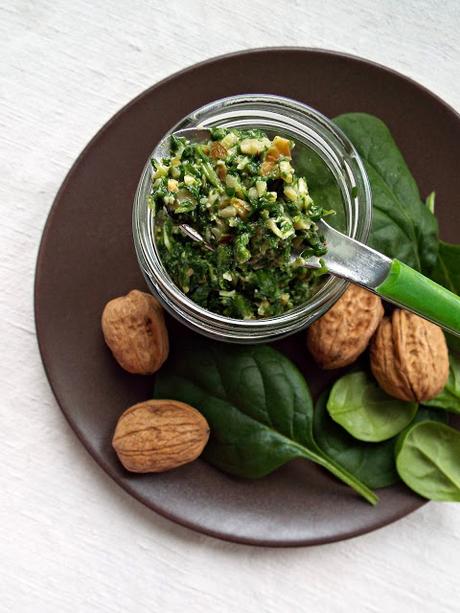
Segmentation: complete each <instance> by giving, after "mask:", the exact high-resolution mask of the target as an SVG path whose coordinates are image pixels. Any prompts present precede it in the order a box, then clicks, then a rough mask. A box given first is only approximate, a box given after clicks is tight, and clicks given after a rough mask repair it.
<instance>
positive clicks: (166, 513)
mask: <svg viewBox="0 0 460 613" xmlns="http://www.w3.org/2000/svg"><path fill="white" fill-rule="evenodd" d="M283 52H294V53H302V54H303V53H308V54H312V55H318V56H324V57H326V58H327V57H328V56H329V57H330V56H335V57H339V58H343V59H346V60H351V61H352V62H355V63H356V64H357V65H362V64H364V65H367V66H369V65H370V66H372V67H374V68H376V69H377V70H379V71H382V72H385V73H390V74H391V75H392V76H393V77H396V78H397V79H399V80H402V81H404V82H406V83H407V82H409V83H410V84H411V85H413V86H414V87H416V88H417V89H419V90H420V91H421V92H423V93H424V94H425V95H427V96H428V97H429V98H431V99H433V100H434V101H436V102H437V103H438V104H441V105H442V106H443V107H444V108H445V110H446V111H448V112H449V113H451V114H452V115H453V116H454V117H455V119H456V120H460V113H459V112H457V111H456V110H455V109H454V108H453V107H452V106H451V105H450V104H449V103H447V102H445V100H443V99H442V98H441V97H440V96H439V95H438V94H435V93H433V92H432V91H431V90H429V89H428V88H427V87H425V86H424V85H422V84H421V83H419V82H418V81H416V80H415V79H413V78H411V77H408V76H406V75H404V74H403V73H401V72H399V71H397V70H395V69H393V68H389V67H387V66H384V65H383V64H380V63H378V62H375V61H373V60H368V59H366V58H364V57H361V56H358V55H354V54H349V53H344V52H341V51H335V50H329V49H323V48H318V47H300V46H279V47H278V46H276V47H255V48H251V49H240V50H237V51H233V52H230V53H225V54H220V55H217V56H213V57H211V58H207V59H205V60H202V61H200V62H196V63H193V64H190V65H189V66H186V67H184V68H182V69H180V70H178V71H176V72H174V73H172V74H170V75H168V76H166V77H164V78H163V79H161V80H160V81H158V82H156V83H154V84H153V85H151V86H150V87H148V88H146V89H145V90H143V91H142V92H140V93H139V94H137V95H136V96H135V97H134V98H132V99H131V100H130V101H129V102H127V103H126V104H125V105H123V106H122V107H121V108H120V109H119V110H118V111H117V112H116V113H115V114H114V115H112V116H111V117H110V118H109V119H108V120H107V121H106V122H105V123H104V124H103V125H102V126H101V128H99V129H98V130H97V132H96V133H95V134H94V136H93V137H92V138H91V139H90V140H89V141H88V143H87V144H86V145H85V147H84V148H83V149H82V150H81V151H80V153H79V154H78V156H77V157H76V158H75V160H74V161H73V163H72V165H71V167H70V168H69V170H68V172H67V173H66V175H65V177H64V180H63V181H62V183H61V185H60V186H59V189H58V190H57V192H56V194H55V196H54V198H53V203H52V205H51V207H50V209H49V212H48V214H47V217H46V221H45V224H44V226H43V229H42V234H41V238H40V243H39V247H38V251H37V256H36V264H35V271H34V284H33V300H34V323H35V332H36V339H37V344H38V348H39V352H40V358H41V362H42V366H43V369H44V372H45V375H46V378H47V380H48V384H49V386H50V388H51V391H52V393H53V396H54V398H55V400H56V403H57V405H58V407H59V409H60V411H61V412H62V414H63V415H64V417H65V419H66V421H67V423H68V425H69V426H70V428H71V429H72V431H73V432H74V434H75V435H76V436H77V438H78V440H79V441H80V443H81V444H82V446H83V448H84V449H86V451H87V452H88V453H89V455H90V456H91V458H92V459H93V460H94V461H95V463H96V464H97V465H98V466H99V468H101V469H102V470H103V471H104V473H105V474H106V475H107V477H109V478H110V479H112V480H113V481H114V482H115V483H116V484H117V485H118V486H119V487H120V488H121V489H122V490H124V491H125V492H127V493H128V494H129V495H130V496H132V497H133V498H135V499H136V500H138V501H139V502H140V503H142V504H143V505H145V506H146V507H147V508H148V509H150V510H152V511H154V512H155V513H158V514H159V515H160V516H162V517H164V518H166V519H168V520H170V521H172V522H174V523H176V524H179V525H181V526H183V527H185V528H188V529H190V530H193V531H195V532H197V533H201V534H205V535H207V536H211V537H213V538H217V539H219V540H224V541H227V542H231V543H237V544H241V545H251V546H258V547H273V548H282V547H286V548H287V547H289V548H291V547H306V546H318V545H323V544H328V543H333V542H340V541H344V540H348V539H351V538H355V537H357V536H361V535H364V534H368V533H370V532H374V531H376V530H379V529H381V528H383V527H385V526H387V525H389V524H392V523H394V522H396V521H398V520H399V519H402V518H403V517H406V516H408V515H409V514H411V513H413V512H414V511H416V510H417V509H419V508H421V507H422V506H424V505H426V504H427V503H428V501H426V500H424V499H422V498H420V499H419V500H417V501H416V502H415V503H414V505H413V508H412V509H411V510H410V511H409V512H402V513H396V514H395V515H394V516H392V517H391V518H386V519H384V520H382V521H380V522H378V523H377V524H374V525H373V526H372V527H369V528H367V527H366V528H364V529H361V528H359V529H352V530H343V531H339V532H338V533H336V534H334V535H333V536H330V537H318V538H306V539H299V538H294V539H293V540H290V539H288V540H286V539H277V540H276V541H270V540H267V539H259V538H251V537H244V536H236V535H235V536H234V535H231V534H227V533H222V532H219V531H217V530H213V529H210V528H207V527H203V526H202V525H199V524H197V523H196V522H194V521H189V520H187V519H184V518H183V517H181V516H178V515H177V514H176V513H174V512H171V511H170V510H165V509H164V508H162V507H161V506H159V505H156V504H155V502H153V503H152V501H151V500H147V499H146V498H144V496H142V495H141V494H139V492H137V491H136V490H135V489H134V488H133V487H131V485H130V484H129V483H128V484H127V483H126V482H124V481H122V480H121V479H120V478H119V477H118V476H117V475H116V474H114V473H113V472H112V471H111V469H110V467H109V466H108V465H107V464H106V463H105V461H104V458H103V457H102V456H101V457H99V456H98V455H97V454H95V453H93V450H92V449H91V448H90V446H89V444H88V443H87V441H86V440H85V438H84V437H83V436H82V433H81V431H80V429H79V428H78V426H77V425H76V423H75V422H74V420H73V418H72V417H71V412H70V411H68V410H67V408H66V407H65V402H64V401H63V400H61V399H60V398H59V395H58V392H57V390H56V389H55V386H54V384H53V382H52V378H51V377H50V372H49V368H48V366H47V361H48V352H47V349H46V347H45V346H44V342H43V336H42V335H41V332H40V323H39V320H40V306H39V286H40V284H41V283H40V282H41V278H42V276H43V273H44V266H43V260H44V253H45V249H46V246H47V242H48V241H47V239H48V235H49V232H50V229H51V226H52V222H53V219H54V216H55V214H56V211H57V208H58V205H59V202H60V200H61V197H62V195H63V193H64V192H65V191H66V189H67V185H68V184H69V183H70V181H71V180H72V178H73V175H74V173H75V172H76V170H77V168H78V166H79V164H80V161H81V160H82V159H83V158H84V157H85V155H86V153H87V152H88V151H89V150H90V149H92V148H93V146H94V145H95V144H96V143H97V142H98V141H99V139H101V138H103V137H104V135H105V133H106V131H107V130H108V129H109V128H110V127H111V126H112V124H114V123H116V122H117V121H118V119H119V118H120V117H121V116H122V115H124V114H125V113H126V112H128V111H129V110H130V109H131V108H132V107H133V106H135V105H136V104H137V103H138V102H140V101H141V100H143V99H144V98H145V97H146V96H149V95H150V94H151V93H152V92H154V91H155V90H156V89H159V88H160V87H162V86H164V85H166V84H167V83H168V82H169V81H171V80H173V79H176V78H177V77H180V76H181V75H183V74H186V73H189V72H191V71H193V70H195V69H199V68H201V67H203V66H206V65H208V64H215V63H219V62H221V61H225V60H227V59H230V58H234V57H239V56H247V55H252V54H258V53H262V54H269V53H283Z"/></svg>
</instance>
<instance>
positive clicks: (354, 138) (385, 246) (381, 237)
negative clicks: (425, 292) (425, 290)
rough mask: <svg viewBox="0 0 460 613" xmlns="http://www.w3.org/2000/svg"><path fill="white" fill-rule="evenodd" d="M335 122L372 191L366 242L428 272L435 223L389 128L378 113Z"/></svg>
mask: <svg viewBox="0 0 460 613" xmlns="http://www.w3.org/2000/svg"><path fill="white" fill-rule="evenodd" d="M334 122H335V123H336V124H337V125H338V126H339V128H341V130H343V132H344V133H345V134H346V135H347V136H348V138H349V139H350V140H351V142H352V143H353V145H354V146H355V147H356V149H357V151H358V153H359V154H360V156H361V158H362V160H363V162H364V166H365V168H366V171H367V174H368V176H369V180H370V183H371V189H372V198H373V221H372V230H371V236H370V241H369V244H370V245H371V246H372V247H374V248H375V249H377V250H378V251H381V252H383V253H385V254H386V255H387V256H388V257H391V258H398V259H400V260H402V261H403V262H405V263H406V264H407V265H408V266H412V268H415V269H416V270H419V271H422V272H423V273H425V274H429V273H430V272H431V271H432V269H433V267H434V264H435V262H436V258H437V250H438V225H437V221H436V218H435V216H434V215H433V214H432V212H431V211H430V209H429V207H428V206H426V205H425V204H424V203H423V202H422V201H421V198H420V193H419V190H418V187H417V184H416V182H415V180H414V178H413V176H412V175H411V173H410V171H409V168H408V167H407V164H406V162H405V161H404V158H403V156H402V154H401V152H400V151H399V149H398V147H397V145H396V143H395V141H394V140H393V137H392V136H391V134H390V131H389V130H388V128H387V127H386V125H385V124H384V123H383V122H382V121H381V120H380V119H378V118H377V117H373V116H372V115H367V114H366V113H347V114H345V115H340V116H339V117H336V118H335V119H334Z"/></svg>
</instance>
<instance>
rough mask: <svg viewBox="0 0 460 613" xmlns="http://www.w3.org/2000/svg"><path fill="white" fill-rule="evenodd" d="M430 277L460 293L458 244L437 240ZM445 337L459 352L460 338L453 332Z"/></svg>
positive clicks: (450, 345) (452, 347)
mask: <svg viewBox="0 0 460 613" xmlns="http://www.w3.org/2000/svg"><path fill="white" fill-rule="evenodd" d="M431 278H432V279H433V280H434V281H436V282H437V283H439V284H440V285H443V286H444V287H447V289H450V291H451V292H454V294H458V295H460V245H452V244H450V243H446V242H444V241H439V254H438V259H437V260H436V266H435V268H434V270H433V273H432V275H431ZM446 338H447V343H448V345H449V347H450V349H452V351H456V352H457V353H459V354H460V338H459V337H458V336H454V335H453V334H446Z"/></svg>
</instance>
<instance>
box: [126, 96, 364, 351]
mask: <svg viewBox="0 0 460 613" xmlns="http://www.w3.org/2000/svg"><path fill="white" fill-rule="evenodd" d="M213 126H223V127H227V128H230V127H235V128H249V127H253V128H260V129H262V130H264V131H265V132H266V133H267V134H268V135H269V136H274V135H275V134H278V135H280V136H284V137H286V138H289V139H291V140H293V141H294V142H295V148H294V150H293V166H294V168H295V169H296V172H297V173H298V174H299V175H305V177H306V179H307V183H308V185H309V186H310V188H312V187H313V188H314V187H315V186H317V187H318V186H323V187H324V185H327V186H328V187H327V190H326V192H327V191H329V194H331V193H332V192H335V197H334V198H332V200H333V201H334V202H339V203H340V204H339V205H338V206H337V205H336V207H335V208H336V215H335V216H334V217H329V218H328V221H330V223H331V225H334V226H335V227H337V229H339V230H341V231H342V232H345V233H346V234H348V236H351V237H353V238H356V239H357V240H359V241H361V242H364V243H365V242H366V241H367V238H368V235H369V230H370V225H371V214H372V203H371V191H370V186H369V181H368V178H367V175H366V172H365V170H364V167H363V164H362V161H361V159H360V158H359V156H358V154H357V152H356V150H355V148H354V147H353V145H352V144H351V143H350V141H349V140H348V138H347V137H346V136H345V135H344V134H343V133H342V131H341V130H339V129H338V128H337V126H336V125H335V124H333V123H332V122H331V121H329V119H327V118H326V117H325V116H324V115H322V114H321V113H319V112H318V111H316V110H314V109H312V108H310V107H309V106H307V105H305V104H302V103H300V102H297V101H295V100H290V99H288V98H283V97H281V96H273V95H262V94H248V95H239V96H232V97H229V98H223V99H220V100H216V101H215V102H212V103H210V104H207V105H205V106H203V107H201V108H199V109H198V110H196V111H194V112H193V113H191V114H190V115H188V116H187V117H185V118H184V119H182V120H181V121H180V122H179V123H177V124H176V125H175V126H173V127H172V128H171V130H170V131H169V132H168V133H171V132H174V131H176V130H181V129H184V128H195V127H202V128H211V127H213ZM151 176H152V165H151V163H150V159H149V160H148V161H147V163H146V165H145V168H144V170H143V173H142V176H141V178H140V181H139V185H138V188H137V191H136V195H135V199H134V210H133V233H134V243H135V247H136V253H137V258H138V261H139V265H140V267H141V270H142V272H143V274H144V277H145V279H146V282H147V284H148V286H149V288H150V290H151V291H152V293H153V294H154V295H155V296H157V297H158V299H159V300H160V302H161V303H162V304H163V306H164V307H165V309H166V310H167V311H169V313H171V314H172V315H173V316H174V317H176V318H177V319H178V320H179V321H181V322H182V323H184V324H185V325H187V326H188V327H190V328H192V329H193V330H195V331H196V332H199V333H201V334H204V335H206V336H209V337H211V338H214V339H217V340H221V341H227V342H235V343H258V342H266V341H273V340H276V339H279V338H281V337H283V336H287V335H289V334H293V333H294V332H298V331H299V330H301V329H302V328H305V327H306V326H308V325H310V324H311V323H312V322H313V321H314V320H315V319H317V318H318V317H320V316H321V315H323V314H324V313H325V312H326V311H327V310H328V309H329V308H330V307H331V306H332V305H333V304H334V303H335V302H336V300H338V298H339V297H340V296H341V294H342V293H343V292H344V290H345V289H346V286H347V283H346V282H345V281H344V280H343V279H339V278H338V277H332V276H330V277H328V278H327V279H326V280H325V282H324V284H323V285H322V286H321V287H320V288H319V290H318V291H317V292H316V293H315V294H314V295H313V296H312V298H311V299H310V300H309V301H308V302H307V303H305V304H303V305H301V306H298V307H295V308H293V309H291V310H289V311H287V312H286V313H284V314H283V315H278V316H276V317H267V318H265V319H257V320H243V319H232V318H229V317H224V316H223V315H219V314H217V313H213V312H211V311H208V310H206V309H204V308H203V307H200V306H199V305H197V304H195V303H194V302H193V301H192V300H191V299H190V298H188V297H187V296H186V295H185V294H184V293H183V292H182V291H181V290H180V289H179V288H178V287H177V286H176V285H175V284H174V282H173V281H172V280H171V278H170V277H169V275H168V272H167V271H166V269H165V268H164V267H163V264H162V262H161V259H160V256H159V253H158V250H157V247H156V245H155V240H154V226H155V219H154V215H153V212H152V210H151V209H150V208H149V206H148V203H147V197H148V195H149V194H150V192H151ZM311 192H312V196H313V198H315V189H313V190H311ZM323 192H324V190H323ZM329 200H331V198H329ZM319 204H322V205H323V206H325V208H330V206H328V202H324V203H323V202H319Z"/></svg>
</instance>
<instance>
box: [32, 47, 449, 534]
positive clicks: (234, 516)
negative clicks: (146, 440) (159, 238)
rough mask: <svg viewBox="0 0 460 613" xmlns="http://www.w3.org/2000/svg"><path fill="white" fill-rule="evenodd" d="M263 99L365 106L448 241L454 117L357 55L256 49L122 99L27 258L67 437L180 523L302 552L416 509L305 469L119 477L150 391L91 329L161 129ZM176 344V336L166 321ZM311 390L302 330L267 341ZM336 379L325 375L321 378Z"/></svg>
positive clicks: (113, 277)
mask: <svg viewBox="0 0 460 613" xmlns="http://www.w3.org/2000/svg"><path fill="white" fill-rule="evenodd" d="M249 92H255V93H275V94H281V95H283V96H289V97H292V98H296V99H297V100H300V101H302V102H305V103H307V104H309V105H311V106H313V107H315V108H317V109H319V110H320V111H322V112H323V113H324V114H325V115H327V116H329V117H334V116H335V115H338V114H339V113H343V112H347V111H366V112H369V113H374V114H375V115H378V116H379V117H381V118H382V119H383V120H384V121H385V122H386V124H387V125H388V126H389V128H390V129H391V131H392V133H393V134H394V136H395V138H396V140H397V142H398V144H399V146H400V147H401V149H402V151H403V153H404V155H405V157H406V159H407V161H408V163H409V166H410V168H411V169H412V171H413V173H414V175H415V177H416V179H417V181H418V184H419V186H420V188H421V191H422V194H427V193H429V192H430V191H431V190H433V189H436V195H437V197H436V208H437V213H438V216H439V218H440V222H441V231H442V236H443V238H445V239H446V240H452V241H455V240H456V239H457V240H458V237H459V235H460V207H458V206H456V205H457V201H458V194H459V193H460V173H458V168H457V165H458V159H459V143H460V121H459V117H458V116H457V114H456V113H455V112H454V111H453V110H452V109H451V108H449V107H448V106H447V105H446V104H445V103H443V102H442V101H441V100H440V99H439V98H437V97H436V96H434V95H433V94H431V93H430V92H429V91H427V90H426V89H424V88H423V87H421V86H420V85H418V84H417V83H414V82H413V81H411V80H409V79H406V78H405V77H403V76H401V75H399V74H396V73H394V72H392V71H390V70H388V69H386V68H383V67H381V66H377V65H375V64H372V63H370V62H366V61H364V60H361V59H358V58H354V57H349V56H345V55H340V54H337V53H331V52H327V51H319V50H310V49H263V50H256V51H249V52H243V53H237V54H233V55H228V56H224V57H219V58H216V59H213V60H210V61H207V62H204V63H202V64H198V65H196V66H193V67H192V68H189V69H187V70H185V71H183V72H180V73H178V74H175V75H173V76H172V77H170V78H168V79H166V80H165V81H162V82H161V83H159V84H158V85H155V86H154V87H152V88H150V89H149V90H147V91H146V92H144V93H143V94H142V95H141V96H139V97H138V98H136V99H135V100H133V101H132V102H131V103H130V104H128V105H127V106H126V107H125V108H124V109H122V110H121V111H120V112H119V113H118V114H117V115H115V117H113V118H112V119H111V120H110V121H109V122H108V123H107V124H106V125H105V126H104V127H103V128H102V130H101V131H100V132H99V133H98V134H97V135H96V136H95V137H94V138H93V140H92V141H91V142H90V143H89V145H88V146H87V147H86V149H85V150H84V151H83V153H82V154H81V155H80V157H79V158H78V160H77V161H76V162H75V164H74V166H73V167H72V169H71V171H70V172H69V174H68V176H67V178H66V180H65V181H64V184H63V185H62V187H61V189H60V191H59V193H58V195H57V197H56V200H55V202H54V205H53V208H52V210H51V213H50V215H49V218H48V222H47V224H46V228H45V231H44V234H43V239H42V243H41V248H40V253H39V257H38V263H37V273H36V286H35V311H36V323H37V334H38V340H39V344H40V350H41V353H42V358H43V362H44V364H45V368H46V372H47V375H48V378H49V381H50V383H51V386H52V388H53V391H54V394H55V395H56V399H57V401H58V403H59V405H60V406H61V408H62V410H63V412H64V414H65V416H66V417H67V419H68V421H69V423H70V425H71V427H72V428H73V429H74V430H75V432H76V434H77V436H78V437H79V438H80V440H81V442H82V443H83V444H84V446H85V447H86V448H87V450H88V451H89V453H90V454H91V455H92V456H93V458H94V459H95V460H96V462H98V464H100V466H102V468H103V469H104V470H105V471H106V472H107V473H108V474H109V475H110V476H111V477H112V478H113V479H114V480H115V481H116V482H117V483H118V484H119V485H121V486H122V487H123V488H124V489H125V490H127V491H128V492H129V493H130V494H132V495H133V496H134V497H136V498H137V499H139V500H141V501H142V502H143V503H145V504H146V505H147V506H149V507H150V508H152V509H153V510H155V511H157V512H158V513H161V514H162V515H164V516H165V517H168V518H170V519H172V520H173V521H176V522H178V523H180V524H183V525H185V526H188V527H190V528H193V529H195V530H198V531H200V532H204V533H206V534H210V535H213V536H217V537H220V538H223V539H227V540H231V541H236V542H240V543H251V544H258V545H276V546H287V545H313V544H319V543H326V542H330V541H337V540H340V539H344V538H348V537H352V536H356V535H359V534H363V533H365V532H369V531H371V530H375V529H376V528H379V527H381V526H384V525H386V524H388V523H390V522H393V521H395V520H397V519H399V518H401V517H403V516H404V515H407V514H408V513H410V512H411V511H413V510H414V509H417V508H418V507H420V506H421V505H422V504H423V501H422V499H420V498H418V497H417V496H416V495H413V494H411V493H410V492H409V491H408V490H407V489H405V488H404V487H402V486H396V487H391V488H386V489H383V490H381V491H380V492H379V495H380V498H381V500H380V504H379V505H378V506H377V507H375V508H372V507H371V506H370V505H368V504H367V503H365V502H363V501H362V500H361V499H360V498H358V497H357V496H356V495H355V494H354V493H353V492H352V491H351V490H349V489H348V488H346V487H345V486H343V485H341V484H340V483H339V482H337V481H336V480H334V479H333V478H332V477H330V476H329V475H328V474H326V473H324V472H323V471H321V470H320V469H318V468H317V467H316V466H314V465H312V464H310V463H308V462H301V461H294V462H292V463H290V464H289V465H287V466H285V467H284V468H282V469H280V470H277V471H276V472H275V473H274V474H272V475H271V476H269V477H266V478H264V479H261V480H258V481H246V480H240V479H235V478H231V477H229V476H227V475H225V474H223V473H221V472H219V471H218V470H216V469H214V468H212V467H211V466H209V465H207V464H206V463H205V462H203V461H197V462H195V463H194V464H192V465H189V466H186V467H183V468H180V469H178V470H175V471H173V472H170V473H165V474H160V475H143V476H141V475H139V476H136V475H130V474H128V473H127V472H125V471H124V470H123V469H122V467H121V466H120V464H119V463H118V461H117V458H116V457H115V454H114V452H113V451H112V448H111V436H112V432H113V428H114V425H115V422H116V420H117V418H118V416H119V415H120V414H121V412H122V411H123V410H124V409H126V408H127V407H128V406H130V405H131V404H133V403H135V402H138V401H140V400H144V399H146V398H148V397H150V394H151V391H152V379H151V378H150V377H147V378H143V377H135V376H131V375H128V374H126V373H124V372H123V371H122V370H121V369H120V368H119V367H118V365H117V364H116V363H115V361H114V360H113V358H112V357H111V355H110V353H109V351H108V350H107V349H106V347H105V345H104V342H103V339H102V336H101V331H100V326H99V320H100V315H101V311H102V309H103V306H104V304H105V303H106V302H107V301H108V300H109V299H110V298H113V297H114V296H117V295H120V294H124V293H126V292H127V291H129V290H130V289H132V288H136V287H137V288H141V289H142V288H144V282H143V279H142V276H141V274H140V272H139V269H138V266H137V262H136V257H135V254H134V248H133V241H132V237H131V208H132V202H133V196H134V191H135V189H136V185H137V182H138V180H139V176H140V174H141V171H142V167H143V165H144V163H145V160H146V159H147V157H148V155H149V154H150V152H151V151H152V149H153V146H154V145H155V143H156V142H157V141H158V140H159V138H160V137H161V136H162V135H163V133H164V132H165V131H166V130H167V129H168V128H169V127H170V126H171V125H173V124H174V123H176V122H177V121H178V120H179V119H180V118H181V117H183V116H184V115H186V114H187V113H189V112H190V111H192V110H193V109H195V108H197V107H199V106H201V105H203V104H205V103H207V102H209V101H211V100H213V99H216V98H221V97H223V96H229V95H231V94H239V93H249ZM171 328H172V331H171V342H172V344H173V345H175V346H176V347H178V346H180V343H181V336H182V335H183V329H182V328H181V326H180V325H178V324H174V326H171ZM278 347H279V348H281V349H282V350H284V351H286V353H288V354H289V356H290V357H291V358H292V359H293V360H294V361H295V362H296V363H297V365H298V366H299V367H300V368H301V370H302V371H303V372H304V373H305V375H306V377H307V380H308V381H309V382H310V383H311V384H312V387H313V390H314V391H318V390H319V389H320V388H321V387H323V386H324V385H325V384H326V382H327V381H326V378H325V377H324V375H322V374H321V373H319V371H317V370H316V369H315V368H312V367H311V365H310V364H309V360H308V358H307V356H306V353H305V346H304V335H303V334H298V335H297V336H294V337H291V338H290V339H288V340H286V341H283V342H281V343H278ZM335 376H337V373H335V374H334V377H335Z"/></svg>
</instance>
